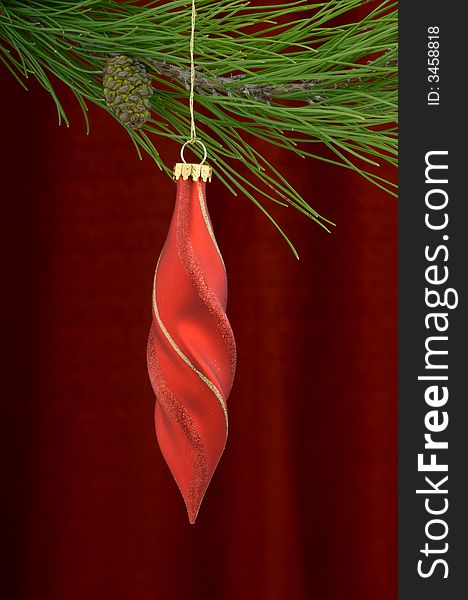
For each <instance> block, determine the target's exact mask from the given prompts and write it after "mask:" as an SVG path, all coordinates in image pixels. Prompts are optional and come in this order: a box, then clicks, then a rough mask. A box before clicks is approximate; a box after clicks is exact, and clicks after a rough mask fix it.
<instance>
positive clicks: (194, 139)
mask: <svg viewBox="0 0 468 600" xmlns="http://www.w3.org/2000/svg"><path fill="white" fill-rule="evenodd" d="M196 18H197V11H196V8H195V0H192V26H191V31H190V96H189V108H190V138H189V139H188V140H187V141H186V142H185V144H183V146H182V148H181V149H180V158H181V160H182V163H184V164H187V163H186V160H185V157H184V150H185V147H186V146H187V144H198V145H199V146H201V147H202V149H203V159H202V161H201V163H200V165H203V164H204V162H205V160H206V156H207V150H206V146H205V144H204V143H203V142H202V141H201V140H199V139H198V138H197V130H196V127H195V115H194V111H193V97H194V91H195V59H194V52H195V21H196ZM210 169H211V167H210ZM197 172H198V171H197ZM210 178H211V170H210ZM204 181H206V179H204Z"/></svg>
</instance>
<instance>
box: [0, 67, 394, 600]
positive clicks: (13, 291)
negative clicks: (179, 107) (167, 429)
mask: <svg viewBox="0 0 468 600" xmlns="http://www.w3.org/2000/svg"><path fill="white" fill-rule="evenodd" d="M65 95H66V94H65ZM66 96H67V95H66ZM0 98H1V115H2V122H3V133H2V162H1V172H2V179H1V181H2V183H1V189H2V192H3V193H2V196H3V202H2V213H3V235H2V237H3V239H4V242H5V249H4V251H3V253H2V255H3V259H4V261H5V264H4V267H3V269H2V283H3V292H2V302H3V303H4V304H5V306H4V309H3V313H2V314H3V315H4V317H5V324H4V331H3V335H2V345H3V350H4V353H5V360H4V362H3V366H4V369H5V375H4V379H3V387H4V390H3V391H4V395H3V425H4V430H5V431H4V433H3V438H2V443H3V446H4V448H3V451H2V460H4V461H5V465H4V467H3V470H2V473H3V483H4V484H5V489H4V492H3V495H2V499H3V501H4V502H5V503H6V505H5V507H4V508H3V515H4V516H5V517H6V521H7V540H8V544H7V546H6V549H7V556H6V559H5V560H4V565H6V566H7V567H8V569H7V578H6V582H7V584H8V586H9V589H10V592H9V595H8V596H7V597H8V598H9V600H12V599H16V598H18V599H21V600H43V599H44V600H83V599H85V598H86V599H87V600H98V599H99V600H101V599H112V600H129V599H132V600H149V599H153V598H163V599H166V598H171V599H173V600H185V599H188V598H198V597H200V598H207V599H211V598H213V599H214V598H222V599H226V600H238V599H240V598H242V599H246V600H250V599H264V598H265V599H268V600H270V599H271V600H284V598H291V599H292V598H294V599H295V600H303V599H304V600H306V599H307V600H308V599H312V600H313V599H317V600H318V599H320V600H329V599H330V600H335V599H342V598H346V599H349V600H367V599H369V600H371V599H372V600H376V599H377V598H378V599H379V600H394V599H395V598H396V595H397V592H396V589H397V588H396V584H397V580H396V511H397V502H396V481H397V479H396V457H397V450H396V448H397V433H396V416H397V408H396V407H397V373H396V366H397V363H396V341H397V340H396V337H397V334H396V316H397V302H396V300H397V288H396V284H397V277H396V276H397V272H396V269H397V263H396V252H397V246H396V219H397V209H396V202H395V200H393V199H392V198H390V197H388V196H386V195H384V194H383V193H380V192H379V191H377V190H376V189H375V188H374V187H372V186H371V185H368V184H367V183H365V182H364V181H362V180H361V179H360V178H359V177H358V176H355V175H352V174H350V173H347V172H346V171H345V170H340V169H338V168H334V167H332V166H327V165H325V164H322V163H320V162H314V161H312V160H300V159H295V158H294V157H291V156H289V155H286V154H284V155H283V154H282V153H281V152H280V151H279V150H276V149H274V148H267V147H265V148H264V152H265V153H268V156H269V157H271V159H272V160H273V161H275V162H276V163H277V164H278V165H280V167H281V169H282V171H283V173H285V174H286V175H287V176H288V177H289V180H290V181H291V183H292V184H293V185H295V186H297V188H298V189H299V190H300V191H301V192H302V193H303V194H305V196H306V197H307V198H308V199H309V200H310V201H311V203H312V205H313V206H314V207H315V208H317V209H319V210H320V211H322V212H323V213H324V214H325V215H326V216H327V217H330V218H331V219H333V220H335V221H336V223H337V227H336V229H335V230H334V232H333V234H332V235H328V234H327V233H325V232H324V231H323V230H321V229H320V228H319V227H318V226H316V225H314V224H313V223H312V222H309V221H307V220H306V219H305V218H304V217H302V216H300V215H298V214H296V213H295V212H294V211H293V210H292V209H281V207H279V208H278V210H275V214H276V215H277V216H278V217H279V218H280V220H281V223H282V224H283V225H284V227H285V229H286V231H287V232H288V233H289V235H290V236H291V237H292V239H293V240H294V241H295V242H296V243H297V247H298V249H299V252H300V254H301V260H300V262H298V261H296V260H295V259H294V258H293V256H292V254H291V253H290V251H289V249H288V248H287V246H286V244H284V243H283V242H282V240H281V238H280V236H279V235H278V234H277V232H276V231H275V229H274V228H273V227H272V226H271V224H270V223H269V221H268V220H267V219H266V218H265V217H263V216H262V215H261V214H260V212H259V211H258V210H257V209H256V208H255V207H254V206H253V205H252V204H251V203H250V202H249V201H248V200H247V199H245V198H242V197H237V198H236V197H233V196H231V195H230V194H229V193H227V192H226V191H225V190H224V188H223V186H222V185H221V184H220V183H219V182H216V181H215V182H213V183H212V184H210V185H209V187H208V195H209V207H210V212H211V215H212V220H213V223H214V227H215V232H216V235H217V239H218V241H219V245H220V247H221V251H222V253H223V255H224V258H225V261H226V265H227V270H228V276H229V285H230V292H229V294H230V295H229V302H228V314H229V318H230V321H231V324H232V326H233V329H234V331H235V335H236V339H237V347H238V357H239V358H238V361H239V362H238V371H237V377H236V381H235V384H234V388H233V392H232V395H231V397H230V400H229V410H230V436H229V441H228V446H227V449H226V451H225V454H224V457H223V458H222V460H221V463H220V465H219V467H218V469H217V471H216V473H215V476H214V478H213V481H212V483H211V486H210V488H209V490H208V493H207V495H206V497H205V500H204V502H203V505H202V508H201V511H200V515H199V518H198V521H197V523H196V525H195V526H190V525H189V524H188V521H187V517H186V513H185V508H184V505H183V502H182V498H181V497H180V494H179V491H178V489H177V487H176V485H175V483H174V481H173V480H172V477H171V475H170V473H169V470H168V469H167V467H166V465H165V463H164V461H163V459H162V456H161V454H160V452H159V449H158V447H157V444H156V440H155V435H154V430H153V403H154V398H153V392H152V390H151V387H150V384H149V381H148V377H147V372H146V358H145V351H146V341H147V335H148V328H149V325H150V319H151V286H152V278H153V271H154V267H155V264H156V261H157V258H158V254H159V252H160V249H161V246H162V244H163V242H164V239H165V235H166V231H167V228H168V224H169V220H170V216H171V212H172V208H173V201H174V194H175V188H174V184H173V183H172V182H171V181H169V180H168V179H167V178H166V176H164V175H163V174H162V173H161V172H159V171H158V170H157V169H156V168H155V167H154V166H153V164H152V163H151V161H150V160H149V159H146V158H145V159H144V160H143V162H140V161H139V160H138V159H137V157H136V154H135V151H134V149H133V146H132V144H131V142H130V141H129V140H128V139H127V137H126V134H125V132H124V131H123V130H122V129H121V128H119V126H118V125H117V124H116V123H115V121H113V119H112V118H111V117H109V116H108V115H106V114H104V113H101V112H99V111H97V110H94V109H91V110H90V119H91V124H92V133H91V135H90V136H89V137H87V136H86V135H85V132H84V125H83V123H82V119H81V117H80V116H79V110H78V108H77V106H76V105H75V104H74V103H73V101H72V100H67V106H69V110H70V116H71V121H72V126H71V127H70V129H67V128H66V127H61V128H59V127H58V126H57V122H56V113H55V110H54V107H53V102H52V100H51V99H50V97H49V96H48V95H47V94H46V93H45V92H44V91H43V90H41V89H40V88H39V87H38V86H37V85H35V84H34V83H32V85H31V91H30V92H29V93H26V92H24V91H23V90H21V89H20V88H19V86H18V85H17V84H16V83H15V82H14V81H12V79H11V78H10V77H9V76H6V75H5V74H3V75H2V94H1V96H0ZM67 98H68V96H67ZM159 151H160V153H161V154H162V155H163V156H165V157H167V158H168V159H169V161H170V162H172V161H174V162H175V161H176V160H177V151H178V148H177V147H176V146H175V145H173V144H170V143H165V142H164V143H163V142H159ZM5 561H6V562H5Z"/></svg>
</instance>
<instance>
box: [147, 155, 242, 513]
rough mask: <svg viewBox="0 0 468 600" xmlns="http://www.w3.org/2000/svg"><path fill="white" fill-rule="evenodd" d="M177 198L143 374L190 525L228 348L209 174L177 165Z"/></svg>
mask: <svg viewBox="0 0 468 600" xmlns="http://www.w3.org/2000/svg"><path fill="white" fill-rule="evenodd" d="M174 179H175V180H176V181H177V197H176V204H175V208H174V214H173V217H172V221H171V225H170V228H169V233H168V235H167V239H166V242H165V244H164V247H163V249H162V252H161V256H160V257H159V261H158V264H157V267H156V272H155V276H154V288H153V322H152V325H151V330H150V335H149V340H148V353H147V360H148V372H149V376H150V380H151V384H152V387H153V390H154V392H155V394H156V405H155V424H156V435H157V438H158V442H159V446H160V448H161V451H162V453H163V456H164V458H165V460H166V462H167V464H168V466H169V468H170V470H171V472H172V474H173V476H174V479H175V480H176V482H177V485H178V486H179V489H180V491H181V493H182V496H183V498H184V501H185V504H186V507H187V512H188V516H189V520H190V523H194V522H195V519H196V517H197V514H198V510H199V508H200V504H201V501H202V499H203V496H204V494H205V492H206V489H207V487H208V484H209V482H210V480H211V477H212V475H213V472H214V470H215V468H216V465H217V464H218V461H219V459H220V457H221V455H222V453H223V450H224V447H225V445H226V438H227V433H228V415H227V406H226V402H227V398H228V396H229V392H230V391H231V387H232V383H233V379H234V373H235V368H236V346H235V341H234V335H233V333H232V329H231V326H230V324H229V321H228V319H227V317H226V313H225V310H226V302H227V278H226V270H225V267H224V262H223V259H222V256H221V253H220V251H219V248H218V245H217V243H216V240H215V237H214V234H213V228H212V225H211V221H210V217H209V215H208V209H207V205H206V196H205V192H206V189H205V188H206V181H207V180H210V179H211V167H209V166H207V165H203V164H201V165H194V164H186V163H178V164H177V165H176V167H175V169H174Z"/></svg>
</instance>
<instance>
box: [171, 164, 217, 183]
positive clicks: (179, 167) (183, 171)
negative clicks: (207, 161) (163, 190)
mask: <svg viewBox="0 0 468 600" xmlns="http://www.w3.org/2000/svg"><path fill="white" fill-rule="evenodd" d="M211 175H212V169H211V167H210V165H204V164H194V163H176V165H175V167H174V171H173V172H172V179H173V180H174V181H177V180H178V179H179V177H182V179H183V180H184V181H186V180H187V179H189V178H190V177H191V178H192V179H193V181H197V180H198V179H202V180H203V181H205V182H206V181H211Z"/></svg>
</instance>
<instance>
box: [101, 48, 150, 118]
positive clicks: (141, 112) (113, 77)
mask: <svg viewBox="0 0 468 600" xmlns="http://www.w3.org/2000/svg"><path fill="white" fill-rule="evenodd" d="M103 86H104V98H105V100H106V104H107V106H108V107H109V108H110V109H111V110H112V112H113V113H114V114H115V116H116V117H117V118H118V119H119V121H120V122H121V123H122V124H123V125H126V126H127V127H130V128H131V129H139V128H140V127H142V126H143V125H144V123H146V121H147V120H148V119H149V118H150V116H151V102H150V97H151V96H152V95H153V88H152V87H151V78H150V76H149V75H148V73H147V72H146V69H145V67H144V65H142V63H141V62H139V61H138V60H137V59H136V58H131V57H130V56H124V55H123V54H120V55H117V56H112V57H111V58H110V59H109V60H108V61H107V64H106V66H105V68H104V71H103Z"/></svg>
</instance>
